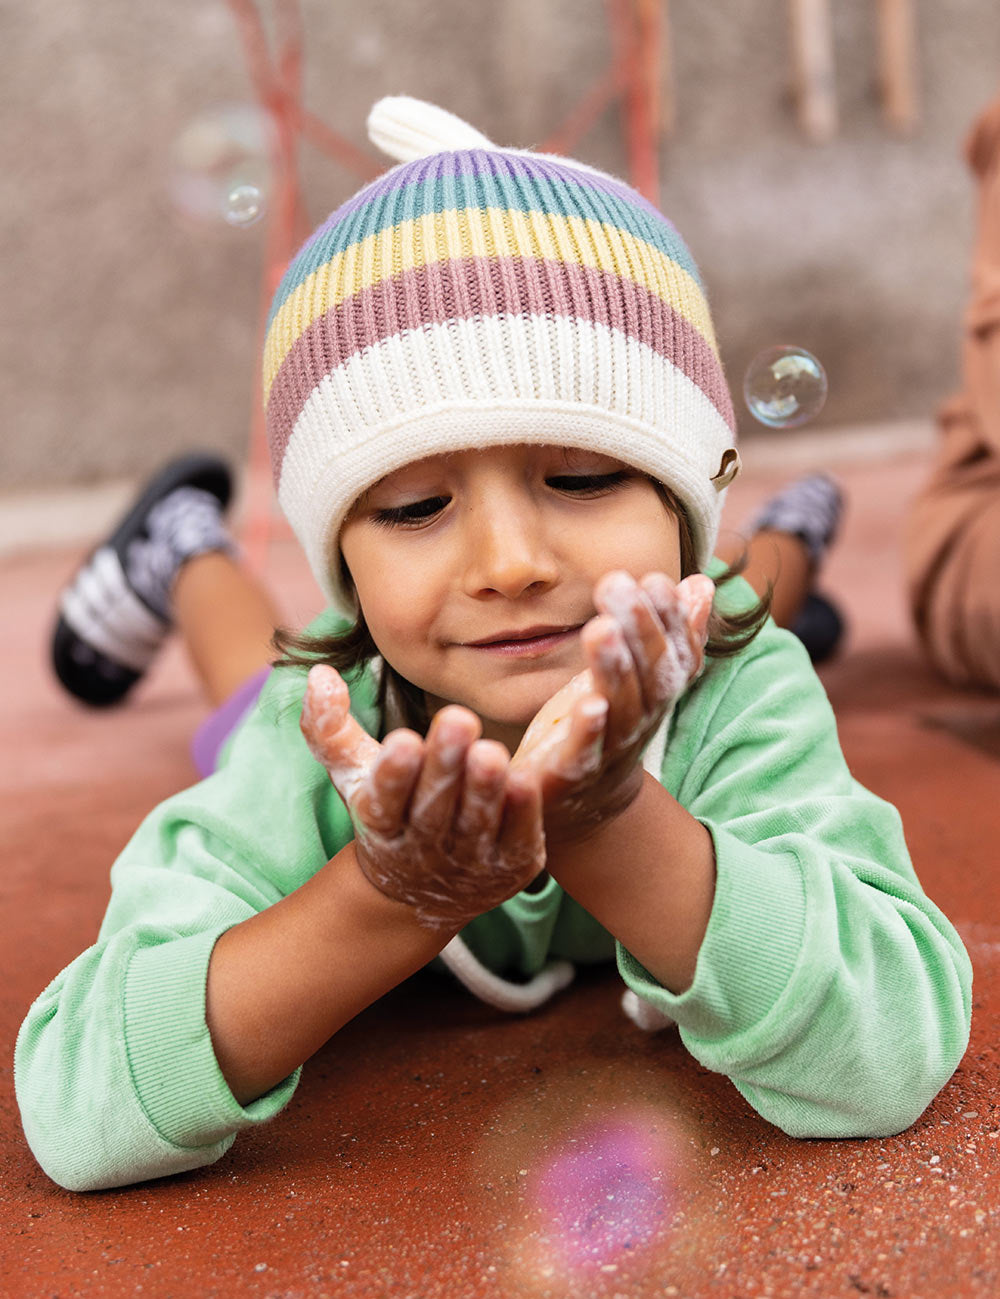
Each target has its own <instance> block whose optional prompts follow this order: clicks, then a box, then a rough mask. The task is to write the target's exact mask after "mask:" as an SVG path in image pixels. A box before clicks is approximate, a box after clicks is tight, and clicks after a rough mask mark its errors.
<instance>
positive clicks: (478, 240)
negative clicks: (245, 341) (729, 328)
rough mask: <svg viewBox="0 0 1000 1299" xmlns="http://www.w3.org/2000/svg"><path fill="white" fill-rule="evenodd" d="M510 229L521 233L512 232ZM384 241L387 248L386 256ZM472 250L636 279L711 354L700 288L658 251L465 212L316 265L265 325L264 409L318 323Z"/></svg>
mask: <svg viewBox="0 0 1000 1299" xmlns="http://www.w3.org/2000/svg"><path fill="white" fill-rule="evenodd" d="M516 223H520V225H521V227H522V229H520V230H518V229H517V228H516ZM384 241H387V242H390V245H391V246H390V248H389V249H388V252H386V250H385V249H384V247H383V242H384ZM477 248H478V249H481V250H482V251H483V252H487V251H489V252H490V253H491V255H493V256H494V257H498V258H499V259H500V260H501V261H502V260H503V258H504V257H505V256H506V257H508V258H509V257H525V256H527V257H534V258H537V259H539V260H551V261H553V262H554V263H558V262H560V261H561V262H563V263H565V264H566V265H583V266H592V267H594V268H597V269H601V270H606V271H609V272H611V273H612V274H614V275H616V276H619V277H621V278H622V280H623V281H625V280H633V279H635V280H637V281H638V282H639V283H641V284H642V285H643V286H644V287H645V288H646V289H648V290H652V291H653V292H655V293H656V294H658V295H659V296H660V297H661V298H663V299H664V300H666V301H668V302H670V303H672V304H673V305H674V306H675V307H676V309H677V310H678V311H679V312H680V313H681V314H683V315H684V316H685V317H686V318H687V319H688V320H689V321H690V322H691V324H692V325H693V327H694V328H695V329H697V330H698V331H699V332H700V333H701V334H702V335H703V336H704V337H705V339H706V341H707V342H708V344H709V346H710V347H711V348H712V349H713V350H715V336H714V333H713V331H712V324H711V318H710V316H709V313H708V304H707V303H706V301H705V297H704V294H703V293H702V291H701V286H700V284H699V283H698V282H697V281H696V280H693V279H691V277H690V276H689V275H688V274H687V271H686V270H685V268H684V267H683V266H682V265H680V264H678V263H677V262H674V261H672V260H671V259H670V258H669V257H668V256H666V255H665V254H664V253H663V252H661V251H660V250H659V249H658V248H654V247H652V246H650V245H649V244H647V243H644V242H643V241H642V240H639V239H635V238H633V237H632V236H631V235H628V234H622V233H621V232H620V231H619V230H617V229H615V228H611V227H609V226H607V225H603V226H597V227H596V228H595V226H594V225H592V224H591V225H588V224H587V223H586V222H585V221H584V220H583V219H582V218H580V217H576V218H571V219H567V218H564V217H560V216H548V215H545V214H542V213H532V214H528V215H526V214H524V213H520V212H517V213H509V212H500V211H498V210H497V209H495V208H493V209H489V210H487V211H486V212H485V213H484V212H482V211H480V210H477V209H471V210H463V211H461V212H452V213H448V214H447V215H440V214H436V215H430V216H428V217H426V218H425V219H424V220H423V221H417V222H415V223H408V224H405V223H404V225H402V226H399V227H393V228H391V229H387V230H382V231H381V232H380V233H379V234H378V235H377V236H375V235H372V236H370V237H369V238H368V239H367V240H366V241H365V242H364V243H362V244H359V243H357V242H353V243H351V244H349V245H348V247H347V248H346V249H345V250H344V251H343V252H342V253H339V254H337V255H336V256H335V257H334V258H333V259H331V261H329V262H324V263H322V264H321V265H320V267H319V268H318V269H317V270H316V271H315V272H314V273H313V274H312V275H311V276H310V277H309V278H307V279H306V280H304V281H303V283H302V284H301V285H300V286H299V287H298V288H297V289H296V290H295V291H294V292H293V293H292V294H291V295H289V297H288V298H287V299H286V300H285V302H283V303H282V307H281V310H280V311H279V312H278V313H277V315H276V316H275V318H274V320H273V321H272V323H271V328H270V330H269V331H268V335H267V339H266V341H265V345H264V370H263V383H264V400H265V402H266V401H267V400H268V398H269V395H270V389H271V384H272V383H273V382H274V379H275V377H276V375H277V372H278V370H279V369H280V367H281V365H282V363H283V361H284V359H285V356H286V355H287V354H288V352H290V351H291V349H292V348H293V346H294V345H295V343H296V341H297V339H298V337H299V336H300V334H301V333H302V332H304V331H305V330H306V329H307V328H308V327H309V326H310V325H311V324H312V323H313V321H314V320H315V319H316V317H317V316H319V315H321V314H322V313H323V312H324V311H327V310H329V309H331V307H334V306H336V305H337V304H338V303H339V302H340V301H343V299H344V298H346V297H349V296H350V295H351V294H352V293H355V292H360V291H362V290H364V289H366V288H369V287H371V286H372V285H373V284H374V283H377V282H378V280H380V279H381V278H383V276H384V275H386V274H388V273H391V272H392V271H393V270H396V269H400V268H401V269H403V270H409V269H412V268H414V267H419V266H422V265H425V264H426V263H427V262H428V260H431V261H438V260H442V259H444V260H447V259H448V258H449V257H452V256H455V257H461V256H463V255H468V254H470V253H475V252H476V251H477Z"/></svg>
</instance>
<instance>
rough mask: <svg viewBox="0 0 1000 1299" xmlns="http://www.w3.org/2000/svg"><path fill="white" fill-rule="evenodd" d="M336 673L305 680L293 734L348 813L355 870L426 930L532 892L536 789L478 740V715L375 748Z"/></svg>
mask: <svg viewBox="0 0 1000 1299" xmlns="http://www.w3.org/2000/svg"><path fill="white" fill-rule="evenodd" d="M349 709H350V697H349V694H348V690H347V686H346V685H345V684H344V681H343V678H342V677H341V676H340V674H339V673H338V672H337V671H336V670H335V669H334V668H331V667H327V666H326V665H322V664H320V665H317V666H316V667H313V668H312V669H311V670H310V672H309V679H308V683H307V686H306V695H305V702H304V704H303V708H302V720H301V723H300V724H301V728H302V734H303V735H304V736H305V740H306V743H307V744H308V745H309V749H310V751H311V752H312V754H313V756H314V757H315V758H316V759H317V760H318V761H319V762H321V763H322V764H323V766H324V767H325V768H326V770H327V771H328V773H329V775H330V779H331V780H332V781H333V784H334V786H335V787H336V790H337V792H338V793H339V794H340V796H341V798H342V799H343V800H344V803H345V805H346V807H347V809H348V811H349V812H350V814H351V820H352V821H353V823H354V829H355V834H356V849H357V856H358V863H359V865H360V866H361V869H362V871H363V872H364V874H365V876H366V877H367V878H368V880H369V881H370V882H371V883H372V884H373V885H374V886H375V887H376V888H377V889H378V890H379V891H380V892H381V893H384V894H386V896H387V897H391V898H395V899H396V900H397V901H400V902H406V903H408V904H409V905H410V906H412V907H413V908H414V909H415V910H416V912H417V918H418V919H419V920H420V922H421V923H422V924H424V925H426V926H428V927H429V928H447V929H454V930H456V931H457V930H458V929H460V928H461V927H462V925H464V924H466V923H467V922H468V921H469V920H472V919H474V918H475V917H476V916H478V915H480V914H482V912H484V911H488V910H489V909H490V908H491V907H495V906H498V905H499V904H500V903H501V902H504V901H506V899H507V898H510V897H513V895H514V894H515V893H517V892H519V890H521V889H523V888H524V887H525V886H526V885H528V884H530V883H531V881H532V880H533V879H534V878H535V876H536V875H537V874H538V873H539V871H541V870H542V868H543V867H544V865H545V840H544V834H543V830H542V806H541V794H540V791H539V785H538V780H537V778H536V777H535V776H534V774H533V773H531V772H527V771H516V770H512V769H511V765H510V754H509V753H508V752H507V750H506V749H505V748H504V746H503V745H502V744H498V743H497V742H496V741H495V740H483V739H480V738H479V735H480V730H481V727H480V722H479V719H478V718H477V717H476V715H475V713H473V712H471V711H470V710H469V709H467V708H462V707H460V706H458V705H449V706H448V707H447V708H443V709H441V711H440V712H439V713H437V714H436V715H435V717H434V718H433V720H432V722H431V725H430V728H429V730H428V732H427V737H426V739H422V738H421V737H420V736H419V735H417V733H416V732H415V731H410V730H403V729H401V730H397V731H392V732H390V734H389V735H387V736H386V737H385V740H384V741H383V743H382V744H379V743H378V741H377V740H375V739H373V738H372V736H370V735H369V734H368V733H367V731H365V730H364V729H363V728H362V727H361V726H360V725H359V724H358V722H357V721H356V720H355V719H354V718H353V717H352V716H351V714H350V711H349Z"/></svg>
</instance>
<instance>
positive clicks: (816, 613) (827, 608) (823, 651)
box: [791, 591, 844, 663]
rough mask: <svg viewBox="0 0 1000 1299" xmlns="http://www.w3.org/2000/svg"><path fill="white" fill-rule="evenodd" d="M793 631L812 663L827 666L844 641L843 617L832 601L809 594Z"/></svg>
mask: <svg viewBox="0 0 1000 1299" xmlns="http://www.w3.org/2000/svg"><path fill="white" fill-rule="evenodd" d="M791 630H792V631H793V632H794V633H795V635H796V636H798V638H799V640H800V641H801V642H802V644H803V645H804V646H805V647H806V649H807V650H808V651H809V657H810V659H811V660H812V661H813V663H825V662H826V660H827V659H828V658H831V657H832V656H833V654H835V653H836V650H837V647H838V646H839V644H840V642H841V640H842V639H843V635H844V618H843V615H842V614H841V612H840V610H839V609H838V608H837V606H836V605H835V604H833V602H832V601H830V600H828V599H827V598H826V597H825V596H822V595H818V594H817V593H816V592H815V591H810V592H809V594H808V595H807V596H806V598H805V600H804V601H803V602H802V608H801V609H800V610H799V612H798V616H797V617H796V619H795V621H794V622H793V623H792V625H791Z"/></svg>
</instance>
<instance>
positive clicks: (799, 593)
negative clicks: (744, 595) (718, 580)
mask: <svg viewBox="0 0 1000 1299" xmlns="http://www.w3.org/2000/svg"><path fill="white" fill-rule="evenodd" d="M744 550H745V552H746V567H745V568H744V569H743V574H742V576H743V577H744V578H745V579H746V581H748V582H749V583H750V585H751V586H752V587H753V589H754V590H755V591H756V592H757V594H758V595H764V594H765V593H766V591H767V590H768V588H769V587H770V589H771V617H772V618H773V619H774V621H775V622H776V623H777V624H778V626H779V627H791V625H792V624H793V623H794V621H795V619H796V617H797V616H798V613H799V610H800V609H801V608H802V605H803V603H804V602H805V598H806V596H807V595H808V594H809V591H810V589H811V587H812V578H813V566H812V562H811V560H810V556H809V551H808V549H807V548H806V546H805V544H804V543H803V542H802V541H801V540H800V539H799V538H798V537H797V536H793V535H792V534H791V533H790V532H775V531H771V530H767V531H761V532H755V533H754V534H753V536H752V537H751V538H750V539H749V541H748V542H747V543H746V545H745V546H744V544H743V542H742V541H740V542H731V541H729V540H728V539H726V540H725V542H724V543H720V545H719V558H720V559H721V560H723V562H724V563H727V564H732V563H735V562H736V560H738V559H739V558H740V556H741V555H743V553H744Z"/></svg>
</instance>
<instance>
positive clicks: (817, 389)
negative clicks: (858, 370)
mask: <svg viewBox="0 0 1000 1299" xmlns="http://www.w3.org/2000/svg"><path fill="white" fill-rule="evenodd" d="M743 399H744V401H745V402H746V404H747V406H748V407H749V410H750V413H751V415H753V417H754V419H757V420H760V422H761V423H762V424H767V425H768V426H769V427H770V428H795V427H796V426H797V425H799V424H805V423H806V422H807V421H808V420H811V419H812V418H813V416H814V415H818V414H819V412H820V411H821V410H822V409H823V403H824V402H825V401H826V371H825V370H824V369H823V367H822V366H821V365H820V363H819V361H817V359H816V357H815V356H813V354H812V352H807V351H806V349H805V348H804V347H784V346H778V347H767V348H765V349H764V351H763V352H758V354H757V355H756V356H755V357H754V359H753V360H752V361H751V362H750V365H749V366H748V367H747V372H746V374H745V375H744V377H743Z"/></svg>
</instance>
